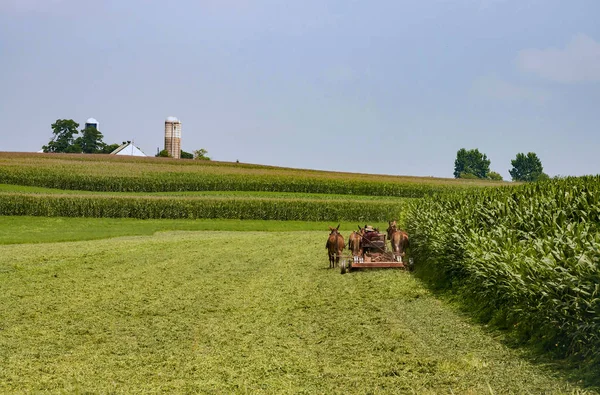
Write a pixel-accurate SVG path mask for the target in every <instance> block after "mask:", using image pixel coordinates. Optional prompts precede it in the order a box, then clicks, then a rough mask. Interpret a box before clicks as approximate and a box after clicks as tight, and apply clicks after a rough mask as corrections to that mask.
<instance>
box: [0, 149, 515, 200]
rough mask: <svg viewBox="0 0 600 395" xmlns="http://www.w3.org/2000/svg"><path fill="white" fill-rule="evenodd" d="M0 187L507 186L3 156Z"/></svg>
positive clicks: (413, 190)
mask: <svg viewBox="0 0 600 395" xmlns="http://www.w3.org/2000/svg"><path fill="white" fill-rule="evenodd" d="M0 183H4V184H15V185H27V186H38V187H49V188H57V189H71V190H93V191H116V192H169V191H268V192H299V193H325V194H349V195H371V196H396V197H423V196H427V195H431V194H433V193H436V192H444V191H445V190H447V189H456V188H459V189H460V188H465V187H483V186H501V185H507V183H504V182H492V181H481V180H454V179H442V178H429V177H408V176H392V175H373V174H358V173H342V172H326V171H315V170H303V169H290V168H280V167H271V166H260V165H250V164H242V163H228V162H212V161H193V160H175V159H169V158H152V157H150V158H132V157H116V156H109V155H81V154H79V155H68V154H29V153H7V152H4V153H0Z"/></svg>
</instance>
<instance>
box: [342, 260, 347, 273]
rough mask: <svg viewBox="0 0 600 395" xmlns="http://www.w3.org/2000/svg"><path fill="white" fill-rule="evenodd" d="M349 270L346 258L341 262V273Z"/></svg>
mask: <svg viewBox="0 0 600 395" xmlns="http://www.w3.org/2000/svg"><path fill="white" fill-rule="evenodd" d="M347 271H348V267H347V263H346V260H345V259H342V263H341V264H340V273H342V274H346V272H347Z"/></svg>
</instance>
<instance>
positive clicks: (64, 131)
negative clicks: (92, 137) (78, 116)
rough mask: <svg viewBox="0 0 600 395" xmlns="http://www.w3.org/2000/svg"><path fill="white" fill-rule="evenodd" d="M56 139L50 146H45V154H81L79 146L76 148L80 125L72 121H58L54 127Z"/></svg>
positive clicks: (53, 139) (53, 132)
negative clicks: (75, 138)
mask: <svg viewBox="0 0 600 395" xmlns="http://www.w3.org/2000/svg"><path fill="white" fill-rule="evenodd" d="M51 127H52V134H54V137H53V138H52V140H50V142H49V143H48V145H44V146H43V147H42V149H43V150H44V152H81V148H80V147H79V146H78V145H75V146H74V137H73V136H75V135H76V134H78V133H79V132H78V131H77V128H78V127H79V124H78V123H77V122H75V121H73V120H72V119H57V120H56V122H54V123H53V124H52V125H51Z"/></svg>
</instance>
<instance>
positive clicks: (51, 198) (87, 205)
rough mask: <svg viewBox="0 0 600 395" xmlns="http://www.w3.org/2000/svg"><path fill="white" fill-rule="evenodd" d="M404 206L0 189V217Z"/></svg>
mask: <svg viewBox="0 0 600 395" xmlns="http://www.w3.org/2000/svg"><path fill="white" fill-rule="evenodd" d="M403 207H404V202H403V201H402V200H400V201H360V200H359V201H352V200H308V199H295V200H292V199H258V198H252V199H246V198H210V197H196V198H191V197H189V198H186V197H178V198H169V197H164V196H162V197H161V196H156V197H149V196H137V197H134V196H113V195H108V196H99V195H58V194H48V195H44V194H20V193H5V192H4V193H3V192H0V215H30V216H44V217H95V218H104V217H108V218H139V219H151V218H155V219H159V218H168V219H180V218H187V219H196V218H223V219H264V220H292V221H293V220H296V221H358V222H365V221H380V222H381V221H387V220H390V219H396V218H398V217H400V216H401V214H402V211H403Z"/></svg>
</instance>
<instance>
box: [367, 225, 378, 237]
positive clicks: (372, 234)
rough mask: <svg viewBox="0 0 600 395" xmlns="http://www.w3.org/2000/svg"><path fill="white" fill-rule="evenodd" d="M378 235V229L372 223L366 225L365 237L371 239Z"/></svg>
mask: <svg viewBox="0 0 600 395" xmlns="http://www.w3.org/2000/svg"><path fill="white" fill-rule="evenodd" d="M376 236H377V231H376V230H375V229H373V227H372V226H371V225H365V238H366V239H367V240H371V239H372V238H374V237H376Z"/></svg>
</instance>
